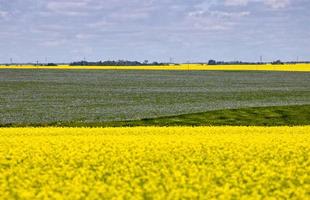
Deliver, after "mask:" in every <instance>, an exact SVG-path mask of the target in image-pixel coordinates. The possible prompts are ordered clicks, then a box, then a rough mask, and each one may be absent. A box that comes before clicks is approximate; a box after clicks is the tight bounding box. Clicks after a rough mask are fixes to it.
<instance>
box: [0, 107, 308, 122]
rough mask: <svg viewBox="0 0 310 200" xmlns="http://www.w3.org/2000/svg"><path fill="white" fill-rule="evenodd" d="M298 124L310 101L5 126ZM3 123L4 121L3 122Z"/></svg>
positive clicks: (306, 114) (305, 120) (306, 117)
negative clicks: (147, 116)
mask: <svg viewBox="0 0 310 200" xmlns="http://www.w3.org/2000/svg"><path fill="white" fill-rule="evenodd" d="M223 125H232V126H297V125H310V105H302V106H275V107H260V108H242V109H231V110H218V111H209V112H203V113H195V114H185V115H177V116H170V117H160V118H153V119H141V120H133V121H116V122H96V123H85V122H79V121H73V122H57V123H41V124H6V125H2V126H3V127H20V126H33V127H45V126H61V127H132V126H223ZM0 127H1V125H0Z"/></svg>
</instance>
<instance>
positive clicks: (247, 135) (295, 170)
mask: <svg viewBox="0 0 310 200" xmlns="http://www.w3.org/2000/svg"><path fill="white" fill-rule="evenodd" d="M309 156H310V127H309V126H305V127H275V128H264V127H197V128H191V127H168V128H153V127H149V128H143V127H140V128H96V129H88V128H8V129H6V128H4V129H0V197H1V199H18V198H20V199H102V198H103V199H180V198H187V199H210V198H218V199H259V198H262V197H269V198H270V197H274V198H276V199H309V197H310V158H309Z"/></svg>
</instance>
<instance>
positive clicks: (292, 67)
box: [0, 64, 310, 72]
mask: <svg viewBox="0 0 310 200" xmlns="http://www.w3.org/2000/svg"><path fill="white" fill-rule="evenodd" d="M8 68H10V69H65V70H69V69H96V70H98V69H102V70H115V69H117V70H183V71H184V70H223V71H293V72H294V71H296V72H298V71H300V72H310V64H285V65H271V64H266V65H200V64H181V65H163V66H68V65H60V66H33V65H24V66H3V65H2V66H0V69H8Z"/></svg>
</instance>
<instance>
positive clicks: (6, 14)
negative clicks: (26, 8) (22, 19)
mask: <svg viewBox="0 0 310 200" xmlns="http://www.w3.org/2000/svg"><path fill="white" fill-rule="evenodd" d="M7 16H8V12H5V11H1V10H0V19H1V18H5V17H7Z"/></svg>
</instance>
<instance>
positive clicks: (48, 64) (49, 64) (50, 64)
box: [46, 63, 58, 66]
mask: <svg viewBox="0 0 310 200" xmlns="http://www.w3.org/2000/svg"><path fill="white" fill-rule="evenodd" d="M46 66H58V65H57V64H55V63H47V64H46Z"/></svg>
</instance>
